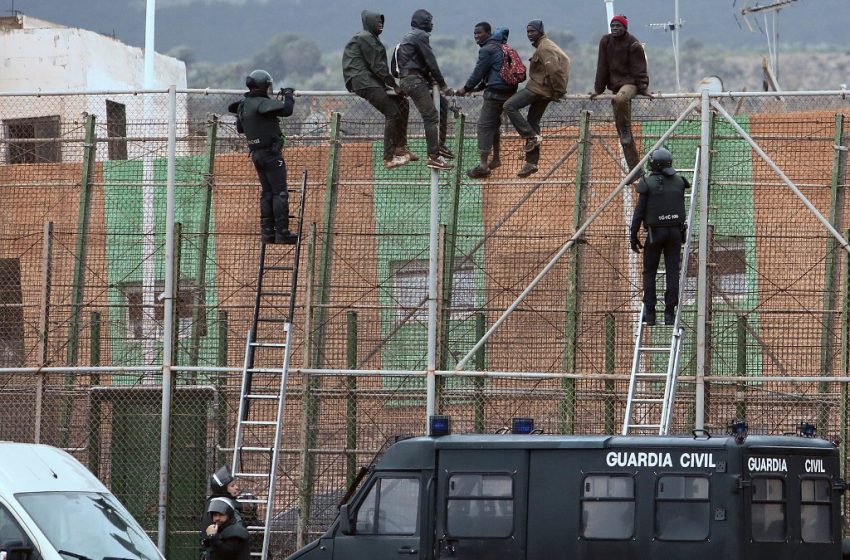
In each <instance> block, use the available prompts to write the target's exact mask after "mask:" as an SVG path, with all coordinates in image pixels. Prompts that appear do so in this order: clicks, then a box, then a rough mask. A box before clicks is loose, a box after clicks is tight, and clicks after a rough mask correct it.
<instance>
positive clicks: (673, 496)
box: [655, 476, 711, 541]
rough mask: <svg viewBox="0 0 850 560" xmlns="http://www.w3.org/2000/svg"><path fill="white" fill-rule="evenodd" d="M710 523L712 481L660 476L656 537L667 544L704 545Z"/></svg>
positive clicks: (698, 478)
mask: <svg viewBox="0 0 850 560" xmlns="http://www.w3.org/2000/svg"><path fill="white" fill-rule="evenodd" d="M710 519H711V503H710V501H709V479H708V478H707V477H704V476H661V477H659V478H658V485H657V486H656V492H655V536H656V537H658V538H659V539H662V540H668V541H703V540H705V539H707V538H708V535H709V529H710Z"/></svg>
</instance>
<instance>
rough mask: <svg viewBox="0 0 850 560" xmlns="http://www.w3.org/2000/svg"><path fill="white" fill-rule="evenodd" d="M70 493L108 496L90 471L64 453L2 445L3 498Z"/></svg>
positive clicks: (0, 488) (30, 445) (44, 447)
mask: <svg viewBox="0 0 850 560" xmlns="http://www.w3.org/2000/svg"><path fill="white" fill-rule="evenodd" d="M69 491H74V492H108V490H107V489H106V486H104V485H103V484H102V483H101V482H100V481H99V480H98V479H97V478H96V477H95V476H94V475H93V474H92V473H91V472H89V471H88V469H86V468H85V467H84V466H82V465H81V464H80V463H79V462H78V461H77V460H76V459H74V458H73V457H72V456H71V455H69V454H68V453H66V452H65V451H62V450H61V449H57V448H56V447H51V446H49V445H39V444H35V443H15V442H8V441H4V442H0V494H2V495H6V496H12V495H14V494H19V493H23V492H69Z"/></svg>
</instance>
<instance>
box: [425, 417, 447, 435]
mask: <svg viewBox="0 0 850 560" xmlns="http://www.w3.org/2000/svg"><path fill="white" fill-rule="evenodd" d="M428 433H429V435H430V436H431V437H441V436H447V435H449V434H450V433H452V419H451V417H449V416H441V415H440V416H431V417H430V418H428Z"/></svg>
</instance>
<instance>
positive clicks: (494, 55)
mask: <svg viewBox="0 0 850 560" xmlns="http://www.w3.org/2000/svg"><path fill="white" fill-rule="evenodd" d="M491 30H492V27H491V26H490V24H489V23H487V22H486V21H482V22H480V23H477V24H475V29H474V30H473V32H472V35H473V37H474V38H475V42H476V43H478V46H479V47H480V48H479V49H478V62H476V63H475V68H474V69H473V70H472V74H471V75H470V76H469V79H468V80H467V81H466V84H464V86H463V87H461V88H460V89H459V90H457V95H466V94H467V93H469V92H471V91H476V90H478V89H481V88H482V87H483V88H484V102H483V103H482V104H481V114H480V115H479V116H478V130H477V131H478V155H479V157H480V162H479V163H478V165H477V166H475V167H473V168H472V169H470V170H469V171H467V172H466V174H467V175H468V176H469V177H470V178H472V179H479V178H482V177H487V176H488V175H489V174H490V171H491V170H492V169H495V168H497V167H499V166H500V165H501V164H502V163H501V159H500V157H499V145H500V143H501V132H500V130H499V129H500V128H501V125H502V106H503V105H504V104H505V101H507V100H508V99H509V98H510V96H511V95H513V94H514V93H516V90H517V86H515V85H513V86H511V85H508V84H507V83H505V80H503V79H502V75H501V74H500V72H501V70H502V64H503V62H504V53H503V52H502V43H506V42H507V40H508V33H509V31H508V30H507V29H506V28H499V29H497V30H496V32H495V33H491ZM491 152H492V153H493V159H492V160H490V153H491Z"/></svg>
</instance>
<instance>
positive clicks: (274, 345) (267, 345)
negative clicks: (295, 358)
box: [251, 342, 286, 348]
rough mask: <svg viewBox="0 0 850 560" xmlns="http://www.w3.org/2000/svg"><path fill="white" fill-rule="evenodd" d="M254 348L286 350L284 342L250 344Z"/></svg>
mask: <svg viewBox="0 0 850 560" xmlns="http://www.w3.org/2000/svg"><path fill="white" fill-rule="evenodd" d="M251 346H254V347H255V348H286V343H285V342H252V343H251Z"/></svg>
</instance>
